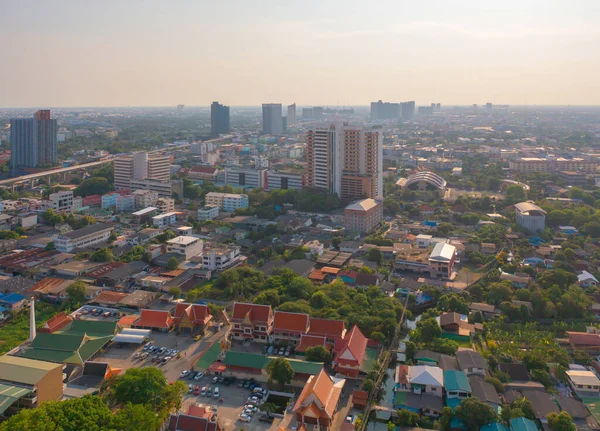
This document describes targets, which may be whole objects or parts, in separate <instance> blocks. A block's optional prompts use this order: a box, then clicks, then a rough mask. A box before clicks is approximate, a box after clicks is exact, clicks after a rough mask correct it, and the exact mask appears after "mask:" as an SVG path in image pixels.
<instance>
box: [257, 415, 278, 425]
mask: <svg viewBox="0 0 600 431" xmlns="http://www.w3.org/2000/svg"><path fill="white" fill-rule="evenodd" d="M258 420H259V421H260V422H268V423H270V424H272V423H273V421H274V420H275V418H274V417H273V416H269V415H262V416H260V417H259V418H258Z"/></svg>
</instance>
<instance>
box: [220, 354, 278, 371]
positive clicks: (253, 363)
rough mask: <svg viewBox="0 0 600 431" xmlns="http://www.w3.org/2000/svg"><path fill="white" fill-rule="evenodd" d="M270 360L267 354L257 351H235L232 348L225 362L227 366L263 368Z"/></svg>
mask: <svg viewBox="0 0 600 431" xmlns="http://www.w3.org/2000/svg"><path fill="white" fill-rule="evenodd" d="M269 362H270V360H269V359H268V358H267V357H266V356H265V355H261V354H257V353H246V352H234V351H233V350H230V351H228V352H227V354H226V355H225V358H224V359H223V363H224V364H225V365H227V366H233V367H246V368H257V369H259V370H262V369H263V368H265V367H266V366H267V364H268V363H269Z"/></svg>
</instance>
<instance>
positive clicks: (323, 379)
mask: <svg viewBox="0 0 600 431" xmlns="http://www.w3.org/2000/svg"><path fill="white" fill-rule="evenodd" d="M341 393H342V386H341V385H335V383H334V381H333V379H332V378H331V377H330V376H329V375H328V374H327V373H326V372H325V370H321V372H320V373H319V374H317V375H316V376H311V377H310V378H309V379H308V382H307V383H306V386H304V389H302V392H301V393H300V396H299V397H298V400H297V401H296V404H295V405H294V412H305V411H307V410H310V411H311V413H313V415H314V414H316V415H319V416H320V417H325V418H329V419H331V418H333V415H334V413H335V408H336V407H337V405H338V401H339V399H340V394H341ZM311 395H312V396H314V398H316V399H317V400H318V403H319V404H320V406H319V405H317V403H315V402H314V401H311V398H312V397H311ZM321 406H322V407H321Z"/></svg>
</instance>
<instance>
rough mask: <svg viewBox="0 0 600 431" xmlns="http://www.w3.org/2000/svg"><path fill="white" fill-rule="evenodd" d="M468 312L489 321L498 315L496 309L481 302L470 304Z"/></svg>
mask: <svg viewBox="0 0 600 431" xmlns="http://www.w3.org/2000/svg"><path fill="white" fill-rule="evenodd" d="M469 311H470V312H471V313H481V315H482V316H483V318H484V319H491V318H492V317H494V316H496V315H498V314H499V311H498V310H496V307H494V306H493V305H490V304H484V303H481V302H471V303H470V304H469Z"/></svg>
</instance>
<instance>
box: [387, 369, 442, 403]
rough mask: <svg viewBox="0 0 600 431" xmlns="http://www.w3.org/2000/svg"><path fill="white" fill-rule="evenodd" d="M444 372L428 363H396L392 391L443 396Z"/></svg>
mask: <svg viewBox="0 0 600 431" xmlns="http://www.w3.org/2000/svg"><path fill="white" fill-rule="evenodd" d="M443 388H444V373H443V371H442V369H441V368H439V367H432V366H430V365H413V366H409V365H398V366H397V367H396V384H395V386H394V392H413V393H415V394H418V395H421V394H430V395H435V396H437V397H442V396H443Z"/></svg>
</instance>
